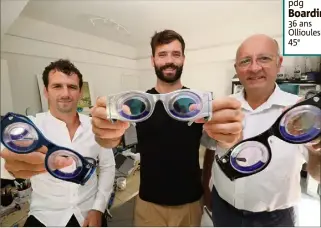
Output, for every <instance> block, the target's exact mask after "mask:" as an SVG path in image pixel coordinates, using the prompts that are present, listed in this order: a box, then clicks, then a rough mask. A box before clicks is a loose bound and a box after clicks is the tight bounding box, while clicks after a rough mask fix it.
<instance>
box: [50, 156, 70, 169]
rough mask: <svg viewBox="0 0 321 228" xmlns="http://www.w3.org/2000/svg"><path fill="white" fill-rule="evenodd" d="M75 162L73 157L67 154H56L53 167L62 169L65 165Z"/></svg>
mask: <svg viewBox="0 0 321 228" xmlns="http://www.w3.org/2000/svg"><path fill="white" fill-rule="evenodd" d="M72 163H73V159H72V158H71V157H66V156H56V157H55V158H54V161H53V164H52V165H53V169H62V168H64V167H67V166H70V165H72Z"/></svg>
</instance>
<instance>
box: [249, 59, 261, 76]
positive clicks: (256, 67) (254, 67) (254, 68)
mask: <svg viewBox="0 0 321 228" xmlns="http://www.w3.org/2000/svg"><path fill="white" fill-rule="evenodd" d="M249 69H250V70H251V71H252V72H254V73H256V72H258V71H260V70H262V66H261V65H260V64H257V61H253V62H252V64H251V65H250V68H249Z"/></svg>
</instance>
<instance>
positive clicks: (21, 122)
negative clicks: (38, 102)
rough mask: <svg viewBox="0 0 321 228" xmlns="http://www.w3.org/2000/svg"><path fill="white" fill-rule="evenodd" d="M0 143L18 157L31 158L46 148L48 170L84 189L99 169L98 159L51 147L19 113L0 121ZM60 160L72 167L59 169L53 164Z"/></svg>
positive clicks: (10, 113) (62, 148)
mask: <svg viewBox="0 0 321 228" xmlns="http://www.w3.org/2000/svg"><path fill="white" fill-rule="evenodd" d="M1 142H2V144H3V145H4V146H5V147H6V148H7V149H8V150H10V151H12V152H14V153H17V154H28V153H31V152H33V151H36V150H38V149H39V148H40V147H42V146H46V147H47V148H48V151H47V153H46V157H45V168H46V170H47V171H48V172H49V173H50V174H51V175H52V176H54V177H56V178H58V179H60V180H64V181H69V182H73V183H76V184H81V185H84V184H85V183H86V182H87V181H88V180H89V178H90V177H91V175H92V174H93V173H94V171H95V169H96V166H97V162H96V160H95V159H93V158H89V157H83V156H82V155H80V154H79V153H77V152H76V151H73V150H71V149H68V148H65V147H61V146H58V145H56V144H54V143H52V142H51V141H49V140H48V139H47V138H46V137H45V136H44V135H43V134H42V133H41V132H40V130H39V129H38V128H37V127H36V126H35V124H34V123H33V122H32V121H31V120H30V119H29V118H27V117H25V116H23V115H20V114H16V113H12V112H9V113H7V114H6V115H5V116H4V118H3V119H2V120H1ZM58 157H64V158H71V159H72V160H73V164H72V165H70V166H68V167H64V168H62V169H56V168H55V167H54V163H55V159H56V158H58Z"/></svg>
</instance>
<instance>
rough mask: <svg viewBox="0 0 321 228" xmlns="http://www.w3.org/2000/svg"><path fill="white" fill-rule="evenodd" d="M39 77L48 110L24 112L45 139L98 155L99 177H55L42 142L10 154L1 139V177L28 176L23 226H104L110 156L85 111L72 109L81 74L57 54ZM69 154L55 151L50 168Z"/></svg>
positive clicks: (68, 163) (69, 162)
mask: <svg viewBox="0 0 321 228" xmlns="http://www.w3.org/2000/svg"><path fill="white" fill-rule="evenodd" d="M42 78H43V83H44V94H45V96H46V98H47V99H48V104H49V111H48V112H43V113H37V114H36V116H28V118H29V119H30V120H31V121H32V122H33V123H34V124H35V125H36V126H37V128H38V129H39V130H40V131H41V132H42V134H44V136H45V137H46V138H48V139H49V140H50V141H52V142H54V143H55V144H57V145H59V146H62V147H66V148H70V149H73V150H74V151H76V152H78V153H80V154H81V155H83V156H84V157H90V158H92V159H94V160H96V161H97V160H98V161H99V163H98V164H99V165H98V167H99V180H98V178H97V173H96V171H95V172H94V173H93V175H92V176H91V177H90V179H89V180H88V181H87V182H86V183H85V185H78V184H75V183H72V182H67V181H64V180H61V179H58V178H55V177H53V176H52V175H51V174H49V173H48V172H47V170H46V168H45V155H46V153H47V151H48V148H46V147H45V146H43V147H42V148H40V149H39V150H37V151H34V152H31V153H29V154H16V153H14V152H12V151H10V150H8V149H6V148H4V146H3V145H2V144H1V154H0V155H1V178H3V179H14V178H23V179H29V178H30V181H31V187H32V194H31V200H30V212H29V216H28V218H27V220H26V222H25V224H24V226H25V227H39V226H71V227H76V226H85V227H86V226H95V227H97V226H106V225H107V223H106V222H107V221H106V219H105V218H104V216H103V213H104V211H105V209H106V206H107V203H108V200H109V196H110V194H111V191H112V189H113V183H114V181H113V180H114V177H115V160H114V155H113V152H112V150H111V149H106V148H103V147H101V146H99V145H98V144H97V143H96V141H95V136H94V134H93V132H92V131H91V128H92V127H91V119H90V117H88V116H85V115H82V114H78V113H77V104H78V101H79V99H80V98H81V94H82V85H83V79H82V74H81V73H80V71H79V70H78V69H77V68H76V67H75V66H74V64H72V63H71V62H70V61H68V60H63V59H62V60H58V61H55V62H52V63H50V64H49V65H48V66H47V67H46V68H45V70H44V72H43V77H42ZM70 158H71V157H68V158H64V157H63V156H56V157H54V158H53V159H51V161H52V162H53V163H50V164H51V165H52V167H55V168H56V169H62V168H67V169H68V168H69V167H70V168H73V165H75V163H74V161H73V159H70Z"/></svg>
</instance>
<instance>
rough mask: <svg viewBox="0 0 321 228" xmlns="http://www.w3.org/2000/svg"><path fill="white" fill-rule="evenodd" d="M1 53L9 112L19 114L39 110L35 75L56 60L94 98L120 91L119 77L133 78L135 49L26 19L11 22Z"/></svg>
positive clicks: (135, 73) (123, 81)
mask: <svg viewBox="0 0 321 228" xmlns="http://www.w3.org/2000/svg"><path fill="white" fill-rule="evenodd" d="M1 49H2V50H1V58H3V59H5V60H7V62H8V68H9V72H10V82H11V88H12V91H13V92H12V101H13V110H14V111H15V112H19V113H25V110H26V108H28V107H30V108H31V109H33V110H35V111H39V110H41V103H40V97H39V90H38V85H37V78H36V75H37V74H42V72H43V70H44V68H45V67H46V66H47V65H48V64H49V63H50V62H51V61H54V60H56V59H59V58H69V59H70V60H71V61H73V62H74V63H75V65H76V66H77V67H78V68H79V70H80V71H81V72H82V74H83V76H84V80H85V81H88V82H89V83H90V84H91V87H92V88H93V91H92V92H93V97H94V98H95V97H97V96H100V95H106V94H107V93H115V92H118V91H120V90H122V87H124V83H126V80H122V77H123V76H124V77H128V76H132V77H136V76H137V70H136V61H135V60H134V58H135V56H136V49H135V48H133V47H129V46H125V45H121V44H118V43H115V42H111V41H108V40H105V39H101V38H97V37H94V36H90V35H86V34H82V33H79V32H75V31H72V30H68V29H64V28H62V27H57V26H54V25H50V24H47V23H43V22H40V21H36V20H32V19H29V18H21V17H20V18H18V19H17V20H16V21H15V23H14V24H13V25H12V26H11V27H10V29H9V30H8V32H7V33H6V34H5V35H4V39H3V41H2V46H1ZM138 86H139V85H138ZM127 87H128V86H127ZM1 100H3V97H2V96H1Z"/></svg>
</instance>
